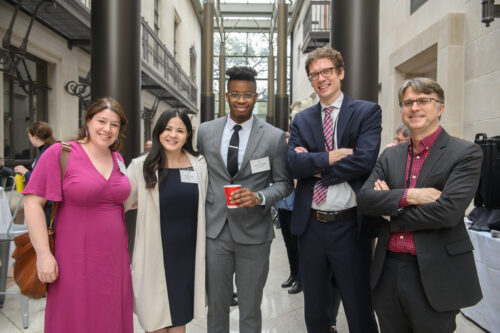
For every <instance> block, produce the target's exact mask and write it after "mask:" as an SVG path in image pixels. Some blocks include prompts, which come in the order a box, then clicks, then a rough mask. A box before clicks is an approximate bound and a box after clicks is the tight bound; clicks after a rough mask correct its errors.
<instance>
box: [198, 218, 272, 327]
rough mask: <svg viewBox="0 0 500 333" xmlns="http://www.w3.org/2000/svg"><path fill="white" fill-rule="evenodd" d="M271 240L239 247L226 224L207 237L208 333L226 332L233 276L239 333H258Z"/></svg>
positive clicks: (260, 325)
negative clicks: (211, 236) (220, 229)
mask: <svg viewBox="0 0 500 333" xmlns="http://www.w3.org/2000/svg"><path fill="white" fill-rule="evenodd" d="M270 251H271V241H269V242H266V243H263V244H238V243H236V242H235V241H234V240H233V237H232V236H231V232H230V230H229V226H228V224H227V223H226V225H225V226H224V228H223V229H222V231H221V233H220V234H219V236H218V237H217V238H216V239H210V238H207V254H206V255H207V293H208V320H207V321H208V322H207V326H208V333H229V307H230V303H231V295H232V293H233V274H234V275H235V282H236V290H237V292H238V306H239V310H240V311H239V312H240V326H239V332H240V333H260V332H261V331H262V315H261V310H260V305H261V303H262V294H263V290H264V285H265V284H266V280H267V275H268V273H269V254H270Z"/></svg>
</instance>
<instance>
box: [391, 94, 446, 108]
mask: <svg viewBox="0 0 500 333" xmlns="http://www.w3.org/2000/svg"><path fill="white" fill-rule="evenodd" d="M431 101H436V102H437V103H441V104H443V102H442V101H440V100H438V99H435V98H432V97H420V98H417V99H407V100H405V101H403V102H401V103H399V106H400V107H402V108H403V109H409V108H411V107H412V106H413V103H415V102H417V104H418V106H426V105H427V104H429V103H430V102H431Z"/></svg>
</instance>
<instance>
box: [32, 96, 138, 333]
mask: <svg viewBox="0 0 500 333" xmlns="http://www.w3.org/2000/svg"><path fill="white" fill-rule="evenodd" d="M84 121H85V123H84V124H85V126H84V127H83V128H82V129H81V130H80V133H79V135H78V138H77V140H76V141H71V142H69V145H70V146H71V152H70V153H69V158H68V163H67V166H66V171H65V173H64V178H63V181H62V183H61V168H60V164H59V160H60V155H61V144H60V143H56V144H54V145H52V146H51V147H49V148H48V149H47V150H46V151H45V152H44V154H43V155H42V157H41V158H40V159H39V161H38V163H37V166H36V168H35V169H34V170H33V174H32V175H31V178H30V181H29V182H28V185H27V187H26V188H25V189H24V192H23V193H24V195H25V200H24V211H25V216H26V222H27V225H28V230H29V234H30V239H31V242H32V243H33V248H34V249H35V251H36V257H37V262H36V268H37V272H38V278H39V279H40V281H41V282H44V283H49V286H48V294H47V306H46V308H45V332H50V333H68V332H71V333H89V332H92V333H109V332H114V333H133V331H134V328H133V316H132V282H131V276H130V260H129V251H128V241H127V230H126V227H125V221H124V216H125V210H124V207H123V202H124V201H125V200H126V199H127V198H128V196H129V193H130V182H129V180H128V178H127V175H126V168H125V165H124V163H123V158H122V157H121V155H120V154H119V153H118V151H119V150H120V147H121V140H123V137H124V136H123V131H124V130H125V126H126V124H127V118H126V117H125V113H124V112H123V109H122V107H121V105H120V104H119V103H118V102H117V101H115V100H114V99H112V98H110V97H105V98H101V99H98V100H97V101H95V102H94V103H93V104H92V105H91V106H90V107H89V109H88V110H87V113H86V115H85V118H84ZM47 200H52V201H59V202H60V203H59V205H58V207H57V215H56V225H55V254H52V253H51V251H50V248H49V239H48V235H47V234H48V233H47V225H46V223H45V216H44V212H43V206H44V204H45V202H46V201H47Z"/></svg>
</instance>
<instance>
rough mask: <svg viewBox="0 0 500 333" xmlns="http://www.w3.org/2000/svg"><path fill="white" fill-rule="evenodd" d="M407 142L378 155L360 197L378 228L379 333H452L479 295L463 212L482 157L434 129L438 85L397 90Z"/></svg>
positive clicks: (419, 82)
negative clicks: (376, 219) (460, 314)
mask: <svg viewBox="0 0 500 333" xmlns="http://www.w3.org/2000/svg"><path fill="white" fill-rule="evenodd" d="M399 103H400V106H401V115H402V118H403V123H404V124H405V125H406V126H408V128H409V130H410V141H409V142H404V143H401V144H399V145H396V146H394V147H390V148H387V149H385V150H384V152H383V153H382V155H381V156H380V158H379V159H378V161H377V164H376V165H375V168H374V169H373V171H372V174H371V175H370V178H368V180H367V181H366V183H365V184H364V185H363V187H362V188H361V190H360V192H359V194H358V205H359V208H360V209H361V211H362V212H363V213H364V214H368V215H373V216H380V215H386V216H389V217H390V220H389V221H385V222H384V223H383V224H382V225H381V229H380V233H379V238H378V243H377V248H376V250H375V256H374V259H373V264H372V272H371V284H372V289H373V300H374V306H375V312H376V313H377V317H378V322H379V324H380V330H381V332H382V333H391V332H394V333H405V332H408V333H409V332H429V333H432V332H450V333H451V332H453V331H454V330H455V328H456V324H455V317H456V315H457V313H458V311H459V310H460V308H463V307H468V306H472V305H474V304H476V303H477V302H479V300H480V299H481V297H482V294H481V288H480V286H479V281H478V277H477V272H476V267H475V264H474V257H473V255H472V243H471V241H470V239H469V235H468V233H467V230H466V229H465V225H464V212H465V209H466V208H467V206H468V205H469V204H470V202H471V200H472V197H473V196H474V193H476V188H477V185H478V182H479V173H480V170H481V159H482V153H481V149H480V148H479V146H477V145H475V144H474V143H472V142H468V141H465V140H461V139H458V138H455V137H453V136H450V135H448V133H446V131H445V130H444V129H443V128H442V127H441V126H440V125H439V119H440V118H441V115H442V113H443V111H444V92H443V89H442V88H441V86H440V85H439V84H438V83H437V82H435V81H433V80H431V79H427V78H415V79H411V80H407V81H406V82H405V83H404V84H403V86H402V87H401V89H400V90H399Z"/></svg>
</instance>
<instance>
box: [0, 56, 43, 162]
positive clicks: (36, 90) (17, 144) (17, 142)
mask: <svg viewBox="0 0 500 333" xmlns="http://www.w3.org/2000/svg"><path fill="white" fill-rule="evenodd" d="M47 90H48V87H47V63H46V62H44V61H42V60H40V59H37V58H35V57H33V56H29V55H28V56H27V57H26V58H23V59H22V60H21V61H20V62H19V64H18V67H17V70H16V71H15V72H14V73H4V75H3V92H2V93H3V103H4V113H3V118H4V123H3V147H4V150H3V152H0V155H3V156H4V158H5V164H7V165H16V164H23V165H29V164H30V163H31V160H32V159H33V157H34V156H35V150H34V148H33V147H32V146H31V145H30V142H29V140H28V135H27V134H26V127H28V126H29V125H30V124H32V123H33V122H35V121H37V120H44V121H47ZM0 137H1V136H0Z"/></svg>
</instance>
